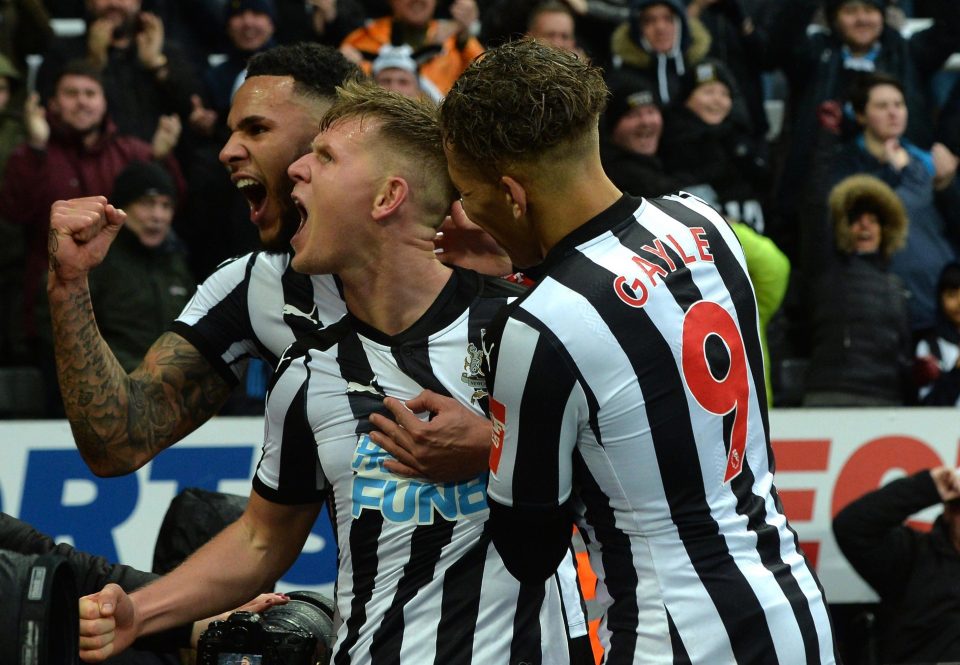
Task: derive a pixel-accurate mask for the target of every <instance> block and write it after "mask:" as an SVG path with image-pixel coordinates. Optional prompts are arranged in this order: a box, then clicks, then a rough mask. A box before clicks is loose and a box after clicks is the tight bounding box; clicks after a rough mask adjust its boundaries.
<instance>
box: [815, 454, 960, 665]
mask: <svg viewBox="0 0 960 665" xmlns="http://www.w3.org/2000/svg"><path fill="white" fill-rule="evenodd" d="M941 502H942V503H943V514H942V515H940V516H939V517H938V518H937V520H936V522H934V524H933V528H932V529H931V530H930V531H929V532H928V533H923V532H920V531H918V530H916V529H914V528H912V527H910V526H908V525H906V524H904V521H905V520H906V519H907V518H908V517H909V516H910V515H913V514H914V513H916V512H918V511H920V510H923V509H925V508H929V507H930V506H935V505H937V504H938V503H941ZM833 533H834V536H836V539H837V544H838V545H839V546H840V550H841V551H842V552H843V554H844V556H846V557H847V559H848V560H849V561H850V565H852V566H853V568H854V570H856V571H857V572H858V573H859V574H860V576H861V577H862V578H863V579H864V580H865V581H866V582H867V583H868V584H869V585H870V586H871V587H873V589H874V590H875V591H876V592H877V593H878V594H879V595H880V601H881V602H880V628H881V630H879V631H878V634H879V635H880V655H881V662H884V663H916V662H941V661H956V660H960V588H958V586H957V584H956V580H957V579H958V578H960V476H958V475H957V472H956V470H954V469H951V468H948V467H938V468H936V469H930V470H924V471H920V472H918V473H916V474H914V475H912V476H908V477H906V478H901V479H899V480H895V481H893V482H891V483H888V484H886V485H884V486H883V487H881V488H880V489H878V490H875V491H873V492H870V493H868V494H866V495H864V496H862V497H860V498H859V499H857V500H856V501H854V502H853V503H851V504H849V505H848V506H846V507H845V508H844V509H843V510H841V511H840V513H838V514H837V516H836V517H835V518H834V520H833Z"/></svg>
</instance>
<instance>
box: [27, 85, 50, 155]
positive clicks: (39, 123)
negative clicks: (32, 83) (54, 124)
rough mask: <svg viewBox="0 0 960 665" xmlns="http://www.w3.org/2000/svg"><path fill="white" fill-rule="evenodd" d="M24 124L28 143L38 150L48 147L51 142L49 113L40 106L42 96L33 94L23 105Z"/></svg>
mask: <svg viewBox="0 0 960 665" xmlns="http://www.w3.org/2000/svg"><path fill="white" fill-rule="evenodd" d="M23 122H24V125H25V126H26V130H27V142H28V143H29V144H30V145H31V146H32V147H34V148H37V149H38V150H43V149H45V148H46V147H47V141H49V140H50V123H49V122H47V111H46V109H44V108H43V106H42V105H41V104H40V95H39V94H37V93H35V92H31V93H30V96H29V97H27V101H26V102H25V103H24V105H23Z"/></svg>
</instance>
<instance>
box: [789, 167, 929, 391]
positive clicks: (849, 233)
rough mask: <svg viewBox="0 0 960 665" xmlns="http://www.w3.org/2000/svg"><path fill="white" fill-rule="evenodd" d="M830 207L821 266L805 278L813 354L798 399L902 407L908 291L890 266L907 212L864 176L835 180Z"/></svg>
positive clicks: (907, 362)
mask: <svg viewBox="0 0 960 665" xmlns="http://www.w3.org/2000/svg"><path fill="white" fill-rule="evenodd" d="M829 205H830V222H832V227H833V228H832V233H831V229H829V228H827V227H828V224H827V223H826V220H824V223H823V224H822V227H821V228H819V229H818V233H817V234H816V235H817V237H818V238H820V239H821V249H820V252H819V254H818V256H819V257H820V263H819V266H818V270H817V271H816V272H813V273H812V274H810V275H807V276H806V279H807V282H808V284H809V285H810V286H809V288H811V289H812V293H811V296H810V298H809V301H810V302H811V303H812V309H811V311H810V312H808V317H809V324H810V329H811V332H810V335H811V338H812V340H811V344H812V351H811V356H810V365H809V368H808V371H807V377H806V386H805V393H804V396H803V404H804V406H896V405H902V404H904V403H906V402H908V401H909V397H910V396H909V384H910V379H911V378H912V377H908V372H907V368H908V367H911V366H912V360H911V359H912V357H913V347H912V342H911V337H910V330H909V326H908V322H907V309H906V299H907V294H906V290H905V289H904V287H903V283H902V282H901V281H900V279H899V278H898V277H897V276H896V275H894V274H892V273H891V272H890V271H889V270H888V267H887V266H888V263H889V261H890V257H891V256H892V255H893V253H894V252H895V251H896V250H897V249H898V248H899V247H900V246H902V245H903V242H904V237H905V236H906V235H907V216H906V211H905V210H904V207H903V204H902V203H901V202H900V199H899V198H897V195H896V194H895V193H894V192H893V190H892V189H890V187H888V186H887V185H886V184H885V183H884V182H883V181H882V180H879V179H877V178H874V177H873V176H869V175H855V176H850V177H849V178H846V179H844V180H843V181H841V182H840V183H838V184H837V185H836V186H835V187H834V188H833V189H832V190H831V192H830V197H829ZM831 236H833V238H834V240H835V245H834V243H831V241H830V238H831Z"/></svg>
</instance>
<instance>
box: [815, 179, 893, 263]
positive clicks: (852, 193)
mask: <svg viewBox="0 0 960 665" xmlns="http://www.w3.org/2000/svg"><path fill="white" fill-rule="evenodd" d="M828 203H829V206H830V217H831V219H832V220H833V232H834V238H835V240H836V243H837V249H839V250H840V251H841V252H843V253H844V254H850V253H852V251H853V240H852V238H851V236H850V221H851V220H850V213H851V212H853V211H854V210H855V209H858V210H860V211H861V212H862V211H864V210H866V211H869V212H873V213H874V214H876V216H877V217H878V218H879V219H880V255H881V256H882V257H883V258H884V259H887V260H888V259H889V258H890V257H891V256H892V255H893V253H894V252H896V251H897V250H898V249H900V248H901V247H903V244H904V242H906V239H907V226H908V223H909V222H908V220H907V211H906V209H905V208H904V207H903V202H902V201H900V197H899V196H897V194H896V192H894V191H893V190H892V189H890V187H889V185H887V184H886V183H885V182H883V181H882V180H880V179H879V178H875V177H874V176H871V175H866V174H862V173H861V174H857V175H852V176H849V177H847V178H844V179H843V180H841V181H840V182H839V183H837V184H836V186H834V188H833V189H832V190H830V198H829V201H828Z"/></svg>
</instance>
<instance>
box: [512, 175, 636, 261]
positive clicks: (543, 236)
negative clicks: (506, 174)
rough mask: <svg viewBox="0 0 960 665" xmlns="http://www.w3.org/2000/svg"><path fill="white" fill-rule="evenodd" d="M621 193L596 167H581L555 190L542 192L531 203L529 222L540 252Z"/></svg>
mask: <svg viewBox="0 0 960 665" xmlns="http://www.w3.org/2000/svg"><path fill="white" fill-rule="evenodd" d="M621 196H623V192H621V191H620V190H619V189H617V186H616V185H614V184H613V182H611V181H610V179H609V178H608V177H607V176H606V174H605V173H604V172H603V169H602V168H601V167H600V166H599V162H598V163H597V166H596V167H595V168H594V167H591V166H587V167H585V170H584V172H583V173H581V174H579V175H578V176H577V177H572V178H569V179H567V180H566V182H565V184H564V185H563V186H562V187H561V188H559V189H558V190H556V191H550V192H543V193H542V194H541V196H539V197H538V198H539V199H540V200H539V201H533V202H532V203H531V206H530V209H531V215H532V221H533V225H534V227H535V228H536V231H537V235H538V236H539V238H540V244H541V246H542V247H543V253H544V254H546V253H547V252H549V251H550V250H551V249H552V248H553V247H554V245H556V244H557V243H558V242H560V241H561V240H563V239H564V238H565V237H567V236H568V235H570V234H571V233H572V232H573V231H575V230H576V229H578V228H580V227H581V226H583V225H584V224H586V223H587V222H588V221H590V220H591V219H593V218H594V217H596V216H597V215H599V214H600V213H601V212H603V211H604V210H606V209H607V208H609V207H610V206H612V205H613V204H614V203H616V202H617V201H618V200H619V199H620V197H621Z"/></svg>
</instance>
